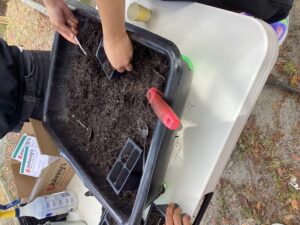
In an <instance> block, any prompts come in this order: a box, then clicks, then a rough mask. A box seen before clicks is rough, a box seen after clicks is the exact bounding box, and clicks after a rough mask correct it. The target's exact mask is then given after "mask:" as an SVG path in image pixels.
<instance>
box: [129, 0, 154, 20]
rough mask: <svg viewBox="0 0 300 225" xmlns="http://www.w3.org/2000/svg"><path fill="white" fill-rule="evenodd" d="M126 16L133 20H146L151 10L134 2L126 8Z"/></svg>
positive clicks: (149, 16) (148, 18)
mask: <svg viewBox="0 0 300 225" xmlns="http://www.w3.org/2000/svg"><path fill="white" fill-rule="evenodd" d="M127 16H128V19H130V20H133V21H141V22H148V21H149V20H150V18H151V10H150V9H147V8H146V7H144V6H142V5H140V4H138V3H136V2H134V3H132V4H131V5H130V6H129V7H128V9H127Z"/></svg>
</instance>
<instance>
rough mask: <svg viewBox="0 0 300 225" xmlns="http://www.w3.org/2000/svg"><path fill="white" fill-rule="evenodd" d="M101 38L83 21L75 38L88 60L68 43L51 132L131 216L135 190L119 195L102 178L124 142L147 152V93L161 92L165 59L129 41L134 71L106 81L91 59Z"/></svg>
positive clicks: (150, 116)
mask: <svg viewBox="0 0 300 225" xmlns="http://www.w3.org/2000/svg"><path fill="white" fill-rule="evenodd" d="M101 38H102V31H101V26H100V24H99V23H97V22H94V21H86V22H85V23H81V24H80V34H79V35H78V39H79V41H80V43H81V44H82V46H83V48H84V49H85V50H86V51H87V53H88V55H87V56H86V55H84V54H82V52H81V51H80V49H79V48H78V47H77V46H74V45H71V44H67V45H66V47H65V48H66V49H62V50H61V52H62V56H61V57H62V58H64V60H63V61H62V62H60V63H61V65H58V68H59V70H60V74H63V75H62V78H60V77H58V76H57V79H56V80H54V81H53V84H54V85H56V87H57V90H56V91H57V93H59V92H60V91H62V92H67V93H66V94H65V97H64V98H65V99H66V100H64V102H60V101H61V100H57V102H56V104H57V105H58V106H56V107H57V109H56V110H57V114H58V115H57V116H56V118H54V119H55V121H56V122H55V124H56V127H55V130H56V133H57V135H58V136H59V137H60V138H61V139H62V140H64V143H63V144H64V145H65V147H67V149H68V150H69V151H71V152H72V154H73V156H74V157H75V159H76V160H77V161H79V163H80V164H81V165H82V167H83V168H84V169H85V170H86V171H87V172H88V174H89V175H90V176H91V177H92V178H93V181H94V183H95V184H96V185H97V186H98V187H99V189H100V190H101V192H102V193H104V194H105V195H106V196H108V198H110V199H111V200H113V204H114V205H116V206H117V207H118V208H120V209H122V212H124V214H127V215H129V214H130V213H131V209H132V206H133V203H134V199H135V196H136V190H135V191H123V192H121V193H120V194H119V196H117V195H116V194H115V192H114V191H113V189H112V188H111V187H110V185H109V183H108V182H107V181H106V176H107V174H108V173H109V171H110V170H111V168H112V166H113V165H114V163H115V161H116V159H117V157H118V155H119V153H120V152H121V150H122V148H123V146H124V145H125V143H126V140H127V138H131V139H133V140H134V141H135V142H136V144H137V145H138V146H140V148H141V149H143V150H145V151H146V152H147V150H148V149H149V146H150V143H151V137H152V135H153V132H154V128H155V124H156V121H157V117H156V115H155V114H154V112H153V111H152V109H151V106H150V105H149V103H148V101H147V98H146V92H147V90H148V89H149V88H151V87H157V88H158V89H159V90H161V91H163V90H164V86H165V82H166V78H167V74H168V71H169V61H168V59H167V57H165V56H164V55H162V54H160V53H157V52H155V51H153V50H150V49H148V48H146V47H144V46H142V45H141V44H139V43H135V42H133V46H134V56H133V59H132V64H133V68H134V69H133V71H132V72H130V73H127V74H125V75H123V76H121V77H120V78H117V79H113V80H110V81H109V80H108V79H107V77H106V76H105V74H104V72H103V70H102V67H101V66H100V64H99V63H98V61H97V59H96V57H95V53H96V51H97V48H98V45H99V43H100V40H101ZM70 52H71V53H72V54H70ZM63 56H64V57H63ZM66 68H69V69H66ZM70 68H71V69H70ZM63 77H68V79H67V80H63V79H66V78H63ZM59 79H62V80H63V81H60V80H59ZM64 87H67V88H68V89H69V90H68V91H66V90H65V89H64ZM62 105H63V106H62ZM59 106H60V108H59ZM64 107H66V108H67V109H64ZM64 113H65V114H67V115H65V114H64ZM62 114H64V115H63V116H62ZM139 120H142V121H144V122H145V123H146V124H147V126H148V129H149V134H148V137H147V140H146V144H145V148H144V143H145V140H144V138H143V137H142V133H141V132H140V131H139V129H138V122H137V121H139Z"/></svg>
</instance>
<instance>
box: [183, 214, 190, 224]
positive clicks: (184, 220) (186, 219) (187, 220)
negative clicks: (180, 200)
mask: <svg viewBox="0 0 300 225" xmlns="http://www.w3.org/2000/svg"><path fill="white" fill-rule="evenodd" d="M182 221H183V225H191V217H190V216H189V215H185V216H184V217H183V218H182Z"/></svg>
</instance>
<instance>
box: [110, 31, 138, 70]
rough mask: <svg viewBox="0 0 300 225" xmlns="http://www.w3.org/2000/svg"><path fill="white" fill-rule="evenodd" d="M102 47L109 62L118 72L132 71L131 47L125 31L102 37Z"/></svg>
mask: <svg viewBox="0 0 300 225" xmlns="http://www.w3.org/2000/svg"><path fill="white" fill-rule="evenodd" d="M104 49H105V53H106V55H107V58H108V60H109V62H110V64H111V65H112V67H114V68H115V69H116V70H117V71H118V72H120V73H123V72H125V71H132V65H131V59H132V55H133V47H132V44H131V41H130V39H129V37H128V34H127V32H126V31H125V32H124V33H122V34H120V36H118V37H114V38H105V37H104Z"/></svg>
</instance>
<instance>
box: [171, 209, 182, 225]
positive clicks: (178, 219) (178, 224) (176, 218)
mask: <svg viewBox="0 0 300 225" xmlns="http://www.w3.org/2000/svg"><path fill="white" fill-rule="evenodd" d="M173 220H174V225H182V221H181V208H176V209H175V210H174V214H173Z"/></svg>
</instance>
